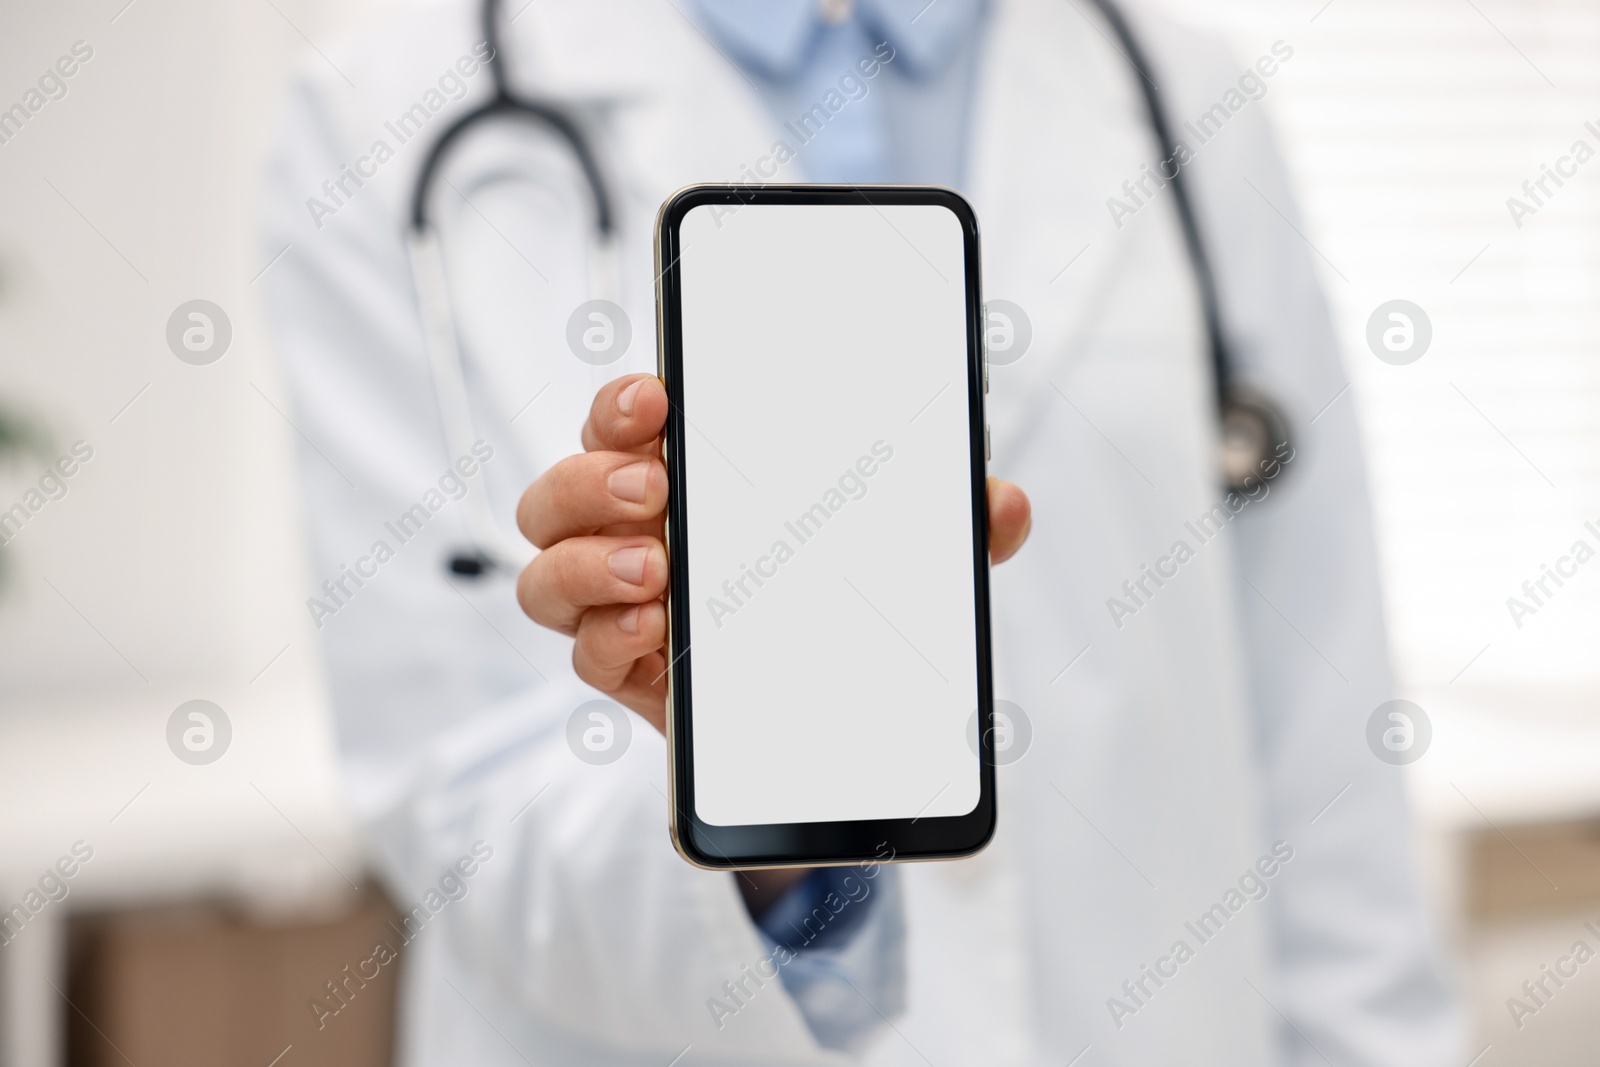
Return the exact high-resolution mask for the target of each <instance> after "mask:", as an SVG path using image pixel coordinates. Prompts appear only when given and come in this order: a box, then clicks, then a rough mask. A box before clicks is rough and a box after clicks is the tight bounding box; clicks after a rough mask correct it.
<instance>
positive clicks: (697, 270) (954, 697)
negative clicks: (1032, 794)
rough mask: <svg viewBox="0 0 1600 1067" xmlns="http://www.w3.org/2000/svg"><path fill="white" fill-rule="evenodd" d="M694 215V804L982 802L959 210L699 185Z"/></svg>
mask: <svg viewBox="0 0 1600 1067" xmlns="http://www.w3.org/2000/svg"><path fill="white" fill-rule="evenodd" d="M719 215H720V218H717V217H715V216H719ZM719 221H720V223H721V225H720V227H719V226H718V222H719ZM681 236H682V243H683V249H684V251H683V255H682V263H681V269H682V273H683V320H684V323H683V353H684V355H683V391H684V412H685V414H686V415H687V418H688V422H689V424H690V427H691V429H690V430H689V433H688V438H687V441H686V452H687V470H686V471H685V472H684V473H685V474H686V484H687V502H688V514H689V546H688V563H689V587H690V601H691V608H690V619H691V623H690V625H691V631H690V636H691V640H692V642H693V644H692V651H691V652H690V654H689V655H690V662H691V664H692V665H693V666H692V673H693V682H692V686H693V722H694V737H693V746H694V749H693V751H694V764H695V805H696V810H697V812H698V814H699V815H700V817H701V818H703V819H705V820H707V821H708V822H711V823H714V824H719V825H743V824H755V823H789V822H821V821H836V820H847V819H893V818H914V817H916V816H918V815H922V816H930V817H931V816H947V815H962V814H965V813H967V812H969V811H971V810H972V808H973V807H974V806H975V805H976V804H977V801H978V793H979V778H978V761H977V758H976V757H975V756H974V755H973V753H972V751H971V749H970V748H968V746H967V741H966V732H965V730H966V722H967V719H968V718H969V717H970V716H971V714H972V712H973V710H974V709H975V708H976V706H977V665H976V644H975V642H976V638H975V632H976V631H975V621H974V611H973V582H972V562H971V561H972V493H971V461H970V459H969V448H970V440H971V438H970V431H969V423H968V410H967V392H966V358H967V345H966V287H965V286H966V282H965V271H964V269H963V260H964V247H963V240H962V232H961V226H960V223H959V221H958V220H957V219H956V217H955V215H953V214H952V213H951V212H949V211H948V210H946V209H944V208H942V207H931V206H911V205H901V206H884V207H873V206H870V205H866V204H859V205H848V206H831V205H829V206H799V205H760V206H744V207H741V208H740V209H739V210H738V211H737V212H736V213H735V214H733V215H731V216H730V215H728V214H727V212H726V210H725V209H715V210H714V209H712V208H710V207H700V208H696V209H694V210H693V211H691V212H689V214H688V215H687V216H686V217H685V218H684V220H683V223H682V227H681ZM930 401H931V402H930ZM878 441H882V442H884V443H885V444H886V445H887V446H888V447H889V448H892V449H893V457H892V458H891V459H889V460H888V461H886V462H882V463H881V464H880V465H879V467H878V469H877V472H876V473H875V474H874V475H873V476H872V477H870V478H866V479H863V481H864V482H865V484H866V486H867V492H866V494H865V495H864V496H862V497H861V498H860V499H855V500H851V499H849V498H848V497H845V501H846V502H845V503H844V504H843V506H842V507H839V508H838V510H837V511H836V512H835V513H834V514H833V516H832V517H831V518H830V519H829V520H828V521H827V522H826V523H825V524H824V525H823V527H822V529H821V530H819V531H817V532H816V533H815V534H808V537H809V538H810V540H808V541H807V542H806V543H804V544H801V543H800V541H799V539H798V538H797V537H795V536H794V534H793V533H791V532H790V531H789V530H787V529H785V527H784V522H785V521H786V520H788V521H791V522H792V521H794V520H795V519H796V517H798V516H799V515H800V514H802V513H803V512H805V511H806V510H807V509H808V508H809V507H810V506H811V505H812V504H814V503H818V502H821V501H823V498H824V495H825V494H826V492H827V490H828V489H830V488H837V486H838V481H839V478H840V476H841V475H842V474H843V473H844V472H845V471H846V470H848V469H851V468H853V465H854V464H855V463H856V461H857V460H858V459H859V458H860V457H862V456H866V455H870V454H871V450H872V446H873V444H874V443H875V442H878ZM832 503H834V504H835V505H837V504H838V503H839V497H833V498H832ZM797 525H798V524H797ZM780 538H781V539H782V540H784V541H787V542H788V543H789V546H790V547H791V548H792V549H794V550H795V556H794V558H793V559H792V560H790V561H789V562H787V563H785V564H783V565H782V566H781V567H779V569H778V573H777V575H776V576H775V577H773V578H770V579H763V581H764V582H765V585H764V586H762V587H761V588H759V589H757V588H756V587H755V586H754V584H753V583H747V588H749V589H751V590H753V592H754V595H753V596H752V597H751V598H750V599H749V600H747V601H746V603H745V605H744V606H743V607H740V608H739V609H738V611H737V613H736V614H734V615H732V616H723V617H722V618H721V626H720V627H718V626H717V625H716V624H715V623H714V622H713V619H712V613H711V611H710V610H709V608H708V607H707V600H708V598H710V597H713V596H716V597H722V598H724V599H725V602H729V603H731V601H727V600H726V594H725V593H724V592H723V590H722V583H723V581H724V580H726V579H734V578H737V577H738V576H739V575H740V568H741V564H754V563H755V562H756V559H757V557H758V556H760V555H763V554H765V553H767V552H768V551H769V549H770V548H771V547H772V545H773V543H774V541H776V540H778V539H780ZM766 569H769V570H770V569H771V568H770V565H768V566H767V568H766ZM740 596H741V599H743V595H742V594H740Z"/></svg>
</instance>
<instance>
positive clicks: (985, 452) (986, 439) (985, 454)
mask: <svg viewBox="0 0 1600 1067" xmlns="http://www.w3.org/2000/svg"><path fill="white" fill-rule="evenodd" d="M983 458H984V459H986V460H988V459H993V458H994V457H993V456H991V455H989V424H988V423H987V422H986V423H984V424H983Z"/></svg>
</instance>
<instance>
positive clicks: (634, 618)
mask: <svg viewBox="0 0 1600 1067" xmlns="http://www.w3.org/2000/svg"><path fill="white" fill-rule="evenodd" d="M617 629H619V630H621V631H622V632H623V633H625V634H636V633H638V632H639V606H638V605H637V604H635V605H634V606H633V607H631V608H629V609H628V610H627V611H624V612H623V613H622V614H621V615H618V616H617Z"/></svg>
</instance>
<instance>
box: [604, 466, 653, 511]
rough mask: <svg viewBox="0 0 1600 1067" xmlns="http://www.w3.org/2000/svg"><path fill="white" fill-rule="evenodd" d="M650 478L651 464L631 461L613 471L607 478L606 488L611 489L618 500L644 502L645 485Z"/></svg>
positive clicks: (635, 502) (633, 502) (632, 502)
mask: <svg viewBox="0 0 1600 1067" xmlns="http://www.w3.org/2000/svg"><path fill="white" fill-rule="evenodd" d="M649 480H650V464H648V463H630V464H628V465H627V466H626V467H618V468H617V469H616V470H614V471H612V472H611V475H610V476H609V477H608V478H606V488H607V489H609V490H611V495H612V496H614V497H616V498H617V499H618V500H626V501H628V502H629V503H630V504H643V503H644V496H645V486H646V484H647V483H648V482H649Z"/></svg>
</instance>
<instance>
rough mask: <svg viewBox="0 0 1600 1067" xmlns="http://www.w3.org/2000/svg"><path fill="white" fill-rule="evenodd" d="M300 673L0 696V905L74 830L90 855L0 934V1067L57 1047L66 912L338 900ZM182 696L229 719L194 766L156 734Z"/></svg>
mask: <svg viewBox="0 0 1600 1067" xmlns="http://www.w3.org/2000/svg"><path fill="white" fill-rule="evenodd" d="M312 678H313V675H312V674H311V672H310V671H290V670H282V671H280V672H278V675H277V677H276V678H275V677H274V672H272V671H268V672H266V673H265V674H264V675H263V676H262V677H260V678H258V679H257V680H256V682H254V683H253V684H250V685H239V684H238V683H233V684H231V685H219V686H217V687H216V688H215V689H214V690H213V691H210V692H206V691H199V692H196V691H193V690H190V691H185V692H160V691H152V692H148V693H141V694H133V695H130V694H129V693H128V692H127V691H126V690H124V691H122V692H120V693H117V694H108V695H105V696H98V697H97V696H93V695H78V696H51V697H40V698H39V699H36V700H29V699H27V698H26V697H24V698H22V699H16V698H12V699H10V700H9V701H8V704H9V706H8V707H7V708H6V711H5V713H4V716H3V718H0V907H3V908H5V909H9V908H11V907H12V905H14V904H18V903H21V902H22V901H23V900H24V896H25V894H26V893H27V892H28V891H29V889H30V888H34V889H36V888H37V887H38V885H39V882H40V879H41V876H43V875H44V874H45V873H46V872H47V871H49V870H51V869H52V867H53V865H55V864H56V863H57V861H58V860H59V859H60V858H61V857H62V856H70V855H71V854H72V846H73V845H74V843H75V842H79V841H81V842H83V846H80V853H81V852H82V851H83V849H84V847H87V848H89V849H92V850H93V854H92V857H91V858H90V859H88V860H87V861H84V862H81V863H80V864H79V865H78V867H77V869H76V871H75V873H74V874H73V875H72V877H70V878H62V879H61V881H62V882H64V883H65V885H66V887H67V890H68V892H67V895H66V896H65V897H64V898H62V899H60V900H58V901H51V902H49V903H46V904H45V905H44V906H43V907H42V908H41V909H39V911H38V913H37V914H34V915H32V916H31V917H30V918H29V919H28V921H27V923H26V924H25V925H24V926H23V927H22V929H21V930H20V931H18V932H17V933H16V934H15V935H14V936H11V940H10V943H9V944H6V945H5V946H3V947H0V978H3V981H4V990H3V993H4V995H3V1000H0V1035H3V1037H0V1057H3V1058H0V1067H55V1065H56V1064H57V1063H59V1062H60V1055H61V1049H62V1032H61V1029H60V1027H59V1025H58V1024H59V1022H60V1021H61V1020H62V1018H63V1017H64V1014H63V1009H64V1008H65V1007H66V1006H65V1004H63V1003H62V999H63V996H64V993H63V992H58V991H64V990H65V989H66V985H65V980H64V950H65V938H64V935H63V930H64V920H65V918H66V916H67V915H68V914H69V913H70V912H81V911H88V910H94V911H101V910H108V909H112V908H124V907H133V906H144V905H152V904H161V903H167V902H174V901H186V900H195V899H201V898H207V899H224V900H228V901H233V902H237V903H238V905H239V906H240V907H241V908H243V909H244V910H245V911H246V912H247V913H250V914H256V915H263V916H268V917H271V916H281V917H287V916H290V915H298V916H302V917H303V916H315V915H318V914H324V915H327V914H332V913H335V912H337V911H339V910H341V909H343V908H344V907H346V906H347V905H348V903H349V900H350V898H351V897H352V896H353V895H354V894H355V893H356V891H357V887H358V886H359V885H360V884H361V883H362V881H363V873H362V872H363V868H362V863H361V859H360V854H359V849H358V846H357V842H356V838H355V833H354V827H353V824H352V821H351V819H350V816H349V813H348V810H347V808H346V805H345V802H344V798H343V795H342V792H341V790H340V788H339V784H338V779H337V776H336V768H335V761H334V755H333V744H332V738H331V737H330V736H329V733H328V727H327V722H328V719H327V716H326V713H325V709H324V707H323V705H322V698H321V696H320V695H319V694H318V693H317V691H316V690H315V688H314V685H313V684H312ZM152 689H153V690H154V689H155V687H152ZM196 698H204V699H208V700H212V701H214V702H215V703H216V704H218V705H219V706H220V707H222V708H223V709H224V710H225V712H226V713H227V715H228V717H229V720H230V722H231V725H232V733H233V736H232V739H231V741H230V742H229V747H228V749H227V751H226V752H225V753H224V754H223V755H222V757H221V758H220V759H218V760H217V761H216V762H214V763H211V764H209V765H205V766H194V765H191V764H188V763H185V762H183V761H182V760H180V759H178V758H177V757H176V756H175V755H174V754H173V752H172V751H171V750H170V749H169V748H168V746H167V720H168V718H169V717H170V716H171V715H172V713H173V711H174V710H175V709H176V708H177V707H178V705H179V704H182V703H184V702H185V701H188V700H192V699H196ZM35 899H38V898H35ZM52 985H53V986H54V987H55V989H52V988H51V987H52Z"/></svg>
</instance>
